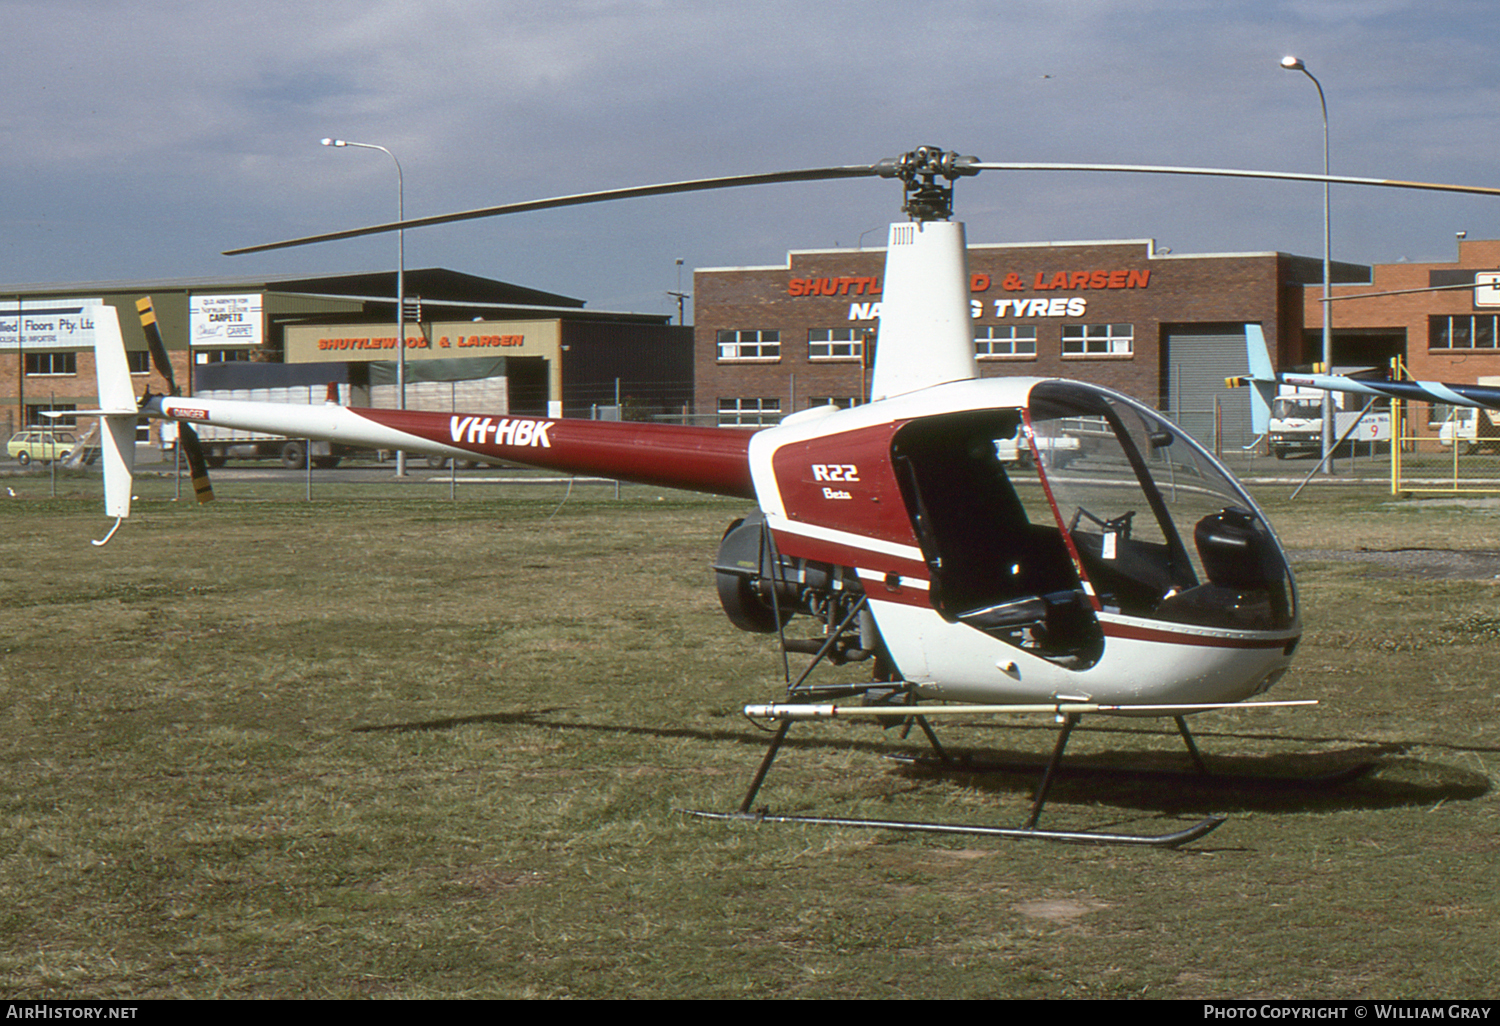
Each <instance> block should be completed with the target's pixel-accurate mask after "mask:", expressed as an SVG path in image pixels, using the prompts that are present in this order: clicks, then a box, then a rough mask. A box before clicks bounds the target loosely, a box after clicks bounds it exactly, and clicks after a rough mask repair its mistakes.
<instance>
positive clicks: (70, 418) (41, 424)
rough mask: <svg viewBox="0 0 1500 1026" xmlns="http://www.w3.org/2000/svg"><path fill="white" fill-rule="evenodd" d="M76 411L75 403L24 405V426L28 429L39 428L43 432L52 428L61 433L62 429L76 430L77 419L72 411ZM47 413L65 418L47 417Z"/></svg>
mask: <svg viewBox="0 0 1500 1026" xmlns="http://www.w3.org/2000/svg"><path fill="white" fill-rule="evenodd" d="M77 409H78V404H77V403H37V404H36V405H32V404H31V403H27V404H26V426H27V427H29V428H40V429H41V430H43V431H51V430H53V429H54V428H55V429H57V430H59V431H61V430H62V429H63V428H76V427H77V426H78V418H77V417H75V416H74V415H73V414H74V411H76V410H77ZM48 413H65V414H67V416H65V417H48V416H46V414H48Z"/></svg>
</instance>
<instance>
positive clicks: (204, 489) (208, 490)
mask: <svg viewBox="0 0 1500 1026" xmlns="http://www.w3.org/2000/svg"><path fill="white" fill-rule="evenodd" d="M177 441H178V443H179V444H180V445H181V446H182V451H183V454H184V455H186V456H187V461H188V471H189V473H191V474H192V478H193V494H194V495H196V496H197V497H198V502H199V504H200V505H201V504H204V503H209V502H213V501H214V488H213V485H212V484H210V483H209V480H208V460H207V459H205V458H204V456H203V443H202V442H200V441H198V432H196V431H194V430H193V426H192V425H191V424H184V423H181V422H179V423H178V425H177Z"/></svg>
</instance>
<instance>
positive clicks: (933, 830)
mask: <svg viewBox="0 0 1500 1026" xmlns="http://www.w3.org/2000/svg"><path fill="white" fill-rule="evenodd" d="M687 814H688V815H689V816H697V817H698V818H699V819H718V820H731V821H738V822H742V823H802V824H807V825H810V826H834V827H866V828H869V829H873V830H899V831H904V832H906V833H917V834H963V835H969V836H978V837H1004V838H1008V839H1011V840H1031V841H1064V842H1067V843H1070V844H1125V845H1135V846H1137V847H1148V848H1176V847H1177V846H1178V845H1182V844H1187V843H1188V842H1190V841H1196V840H1198V839H1199V838H1200V837H1204V836H1206V835H1208V834H1210V833H1212V832H1213V831H1214V830H1215V829H1217V828H1218V826H1219V824H1221V823H1223V822H1224V820H1225V817H1223V816H1209V817H1207V818H1206V819H1204V820H1202V821H1200V822H1198V823H1195V824H1194V825H1192V826H1190V827H1187V828H1186V829H1183V830H1178V831H1176V832H1174V833H1170V834H1109V833H1096V832H1093V831H1070V830H1039V829H1037V828H1036V827H1026V828H1019V827H986V826H971V825H967V824H963V823H918V822H910V821H906V820H891V819H844V818H841V817H837V816H776V815H772V814H771V813H769V812H764V811H762V812H698V811H693V810H688V811H687Z"/></svg>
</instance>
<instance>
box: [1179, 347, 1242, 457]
mask: <svg viewBox="0 0 1500 1026" xmlns="http://www.w3.org/2000/svg"><path fill="white" fill-rule="evenodd" d="M1167 360H1168V367H1167V381H1168V389H1169V392H1168V401H1169V403H1170V405H1171V409H1172V412H1173V419H1174V420H1176V421H1177V423H1178V424H1180V425H1181V426H1182V427H1183V428H1184V429H1185V430H1186V431H1187V432H1188V433H1189V434H1191V435H1192V436H1193V437H1194V438H1196V439H1197V440H1198V441H1200V442H1202V443H1203V444H1204V445H1205V446H1207V447H1208V448H1209V449H1212V448H1213V447H1214V443H1215V441H1217V442H1218V443H1219V445H1220V446H1221V448H1222V450H1223V451H1224V452H1225V453H1228V452H1231V451H1233V450H1235V449H1239V448H1242V447H1243V446H1246V445H1249V444H1250V442H1251V440H1252V439H1254V437H1255V435H1254V434H1253V432H1252V431H1251V428H1250V390H1249V389H1248V388H1225V387H1224V379H1225V378H1228V377H1234V376H1236V375H1240V374H1244V373H1245V334H1244V329H1243V328H1241V329H1239V330H1237V331H1235V332H1233V333H1226V331H1225V329H1224V327H1223V326H1216V328H1215V330H1214V331H1212V332H1207V331H1194V330H1193V329H1191V328H1173V329H1172V330H1171V331H1170V332H1169V333H1168V334H1167ZM1215 399H1217V400H1218V402H1219V409H1220V411H1221V417H1220V421H1219V438H1218V439H1215V437H1214V419H1215V418H1214V400H1215Z"/></svg>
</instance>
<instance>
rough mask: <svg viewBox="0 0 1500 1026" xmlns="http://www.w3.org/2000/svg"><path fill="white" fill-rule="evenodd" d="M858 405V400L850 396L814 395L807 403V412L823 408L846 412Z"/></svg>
mask: <svg viewBox="0 0 1500 1026" xmlns="http://www.w3.org/2000/svg"><path fill="white" fill-rule="evenodd" d="M858 405H859V400H858V399H856V398H855V397H854V396H852V395H815V396H813V397H812V398H811V399H809V400H808V401H807V408H808V409H809V410H816V409H819V408H820V407H823V406H835V407H837V408H839V409H841V410H847V409H850V408H851V407H854V406H858Z"/></svg>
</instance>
